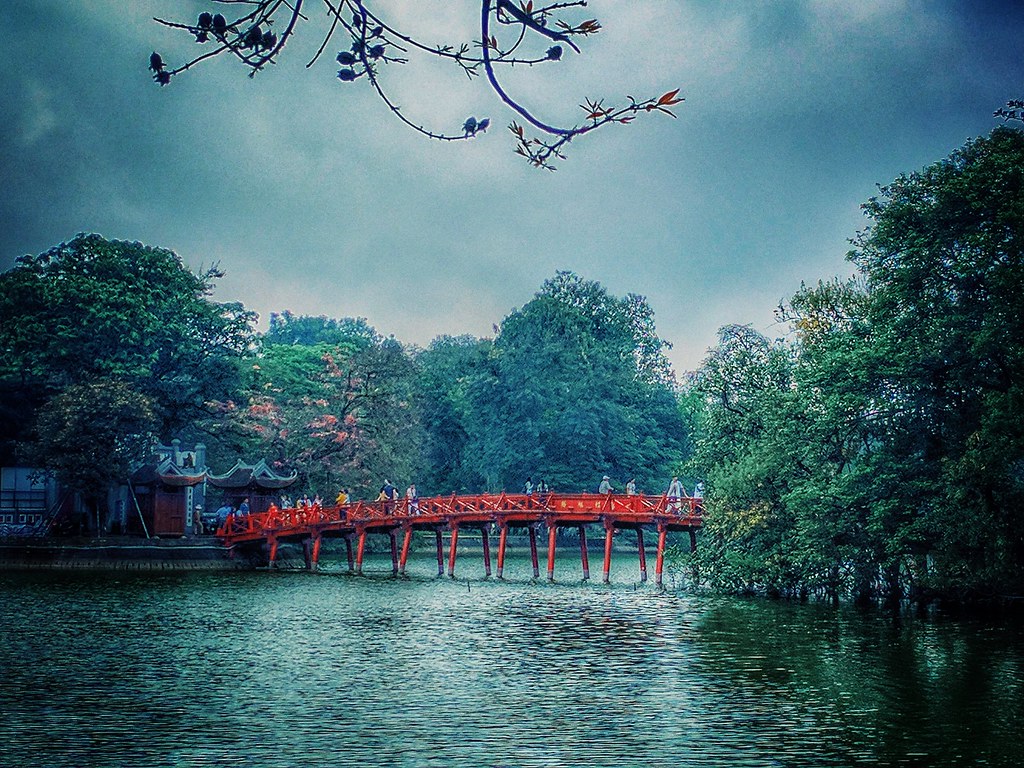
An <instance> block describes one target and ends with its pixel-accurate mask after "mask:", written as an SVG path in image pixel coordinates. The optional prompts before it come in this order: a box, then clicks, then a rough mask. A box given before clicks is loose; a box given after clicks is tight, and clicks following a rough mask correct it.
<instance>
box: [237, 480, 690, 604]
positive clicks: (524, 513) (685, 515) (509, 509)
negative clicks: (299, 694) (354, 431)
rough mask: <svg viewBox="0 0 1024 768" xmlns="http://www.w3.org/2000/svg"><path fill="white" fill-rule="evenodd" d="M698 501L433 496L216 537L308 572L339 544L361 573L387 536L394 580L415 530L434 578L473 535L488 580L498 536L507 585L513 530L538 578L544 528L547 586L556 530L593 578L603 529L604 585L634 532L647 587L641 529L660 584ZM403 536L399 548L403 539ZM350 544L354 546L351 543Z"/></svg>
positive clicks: (302, 516)
mask: <svg viewBox="0 0 1024 768" xmlns="http://www.w3.org/2000/svg"><path fill="white" fill-rule="evenodd" d="M702 511H703V510H702V509H701V506H700V500H699V499H692V498H682V499H669V498H668V497H666V496H616V495H602V494H593V493H580V494H566V493H551V494H544V495H532V496H527V495H524V494H504V493H502V494H484V495H480V496H435V497H431V498H423V499H419V500H417V501H415V502H410V501H409V500H408V499H404V498H402V499H399V500H397V501H374V502H366V501H359V502H354V503H352V504H346V505H344V506H340V507H338V506H334V507H322V508H321V507H319V506H313V507H307V508H300V509H278V508H277V507H271V508H270V509H269V510H268V511H266V512H260V513H255V514H250V515H244V516H243V515H233V516H229V517H228V519H227V521H226V522H225V523H224V524H223V525H222V526H221V528H220V530H218V531H217V535H218V536H219V537H220V538H221V539H223V540H224V543H225V544H226V545H228V546H233V547H239V548H248V547H265V549H266V552H267V555H268V557H269V562H270V565H271V566H273V565H274V563H275V561H276V559H277V550H278V545H279V544H280V543H281V542H299V543H301V544H302V548H303V556H304V559H305V563H306V567H307V568H308V569H310V570H315V569H316V567H317V563H318V561H319V559H320V546H321V542H322V541H323V539H325V538H342V539H344V540H345V546H346V550H347V553H348V565H349V570H350V571H355V572H357V573H361V572H362V568H363V553H364V551H365V548H366V536H367V535H368V534H371V533H373V534H386V535H388V536H389V537H390V539H391V565H392V570H393V572H394V573H396V574H400V573H401V574H404V573H405V565H406V560H407V559H408V556H409V546H410V543H411V542H412V534H413V532H414V531H433V532H434V535H435V541H436V544H437V575H438V576H441V575H443V574H444V542H443V532H444V531H445V530H447V531H448V533H449V544H448V575H449V576H452V577H454V576H455V559H456V555H457V552H458V541H459V531H460V530H475V531H479V532H480V535H481V543H482V544H483V559H484V573H485V575H486V576H490V575H491V547H490V536H491V533H492V531H496V532H497V534H498V560H497V571H498V573H497V576H498V578H499V579H500V578H502V572H503V571H504V567H505V548H506V543H507V540H508V532H509V530H525V531H526V532H527V533H528V535H529V538H530V556H531V558H532V560H533V576H534V578H537V577H539V576H540V569H539V564H538V559H537V531H538V529H540V528H541V526H545V527H546V528H547V535H548V552H547V555H548V579H550V580H553V579H554V577H555V540H556V535H557V532H558V529H559V528H576V529H577V530H578V532H579V546H580V560H581V563H582V566H583V578H584V579H589V578H590V565H589V563H588V559H587V531H586V527H585V526H587V525H601V526H603V528H604V581H605V583H607V582H608V573H609V570H610V568H611V558H612V537H613V536H614V534H615V532H616V531H617V530H632V531H636V542H637V554H638V555H639V559H640V580H641V581H646V580H647V559H646V553H645V551H644V530H645V529H649V530H652V531H653V532H656V533H657V535H658V544H657V555H656V560H655V566H654V575H655V581H656V582H657V583H658V584H661V582H662V571H663V566H664V561H665V538H666V534H667V533H668V532H669V531H688V532H689V534H690V548H691V550H693V549H695V548H696V545H697V537H696V536H697V534H696V532H697V529H698V528H700V527H701V513H702ZM399 532H401V534H402V543H401V546H400V547H399V544H398V534H399ZM353 540H355V541H354V544H353Z"/></svg>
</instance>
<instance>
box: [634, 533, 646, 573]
mask: <svg viewBox="0 0 1024 768" xmlns="http://www.w3.org/2000/svg"><path fill="white" fill-rule="evenodd" d="M636 551H637V552H638V553H639V554H640V581H647V553H646V552H644V529H643V528H641V527H639V526H637V529H636Z"/></svg>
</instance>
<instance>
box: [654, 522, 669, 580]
mask: <svg viewBox="0 0 1024 768" xmlns="http://www.w3.org/2000/svg"><path fill="white" fill-rule="evenodd" d="M667 533H668V529H667V528H666V527H665V524H664V523H662V524H660V525H659V526H658V554H657V557H655V559H654V583H655V584H657V585H658V586H659V587H660V586H661V573H662V571H663V570H664V567H665V536H666V534H667Z"/></svg>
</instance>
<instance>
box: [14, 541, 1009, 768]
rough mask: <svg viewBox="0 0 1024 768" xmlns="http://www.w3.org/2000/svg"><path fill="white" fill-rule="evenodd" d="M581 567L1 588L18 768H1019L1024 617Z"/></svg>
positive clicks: (372, 568)
mask: <svg viewBox="0 0 1024 768" xmlns="http://www.w3.org/2000/svg"><path fill="white" fill-rule="evenodd" d="M565 560H566V563H565V564H564V565H563V563H562V561H561V560H560V561H559V564H558V571H556V577H557V578H559V579H561V580H560V581H557V582H556V583H554V584H549V583H547V582H546V581H538V582H533V581H531V580H530V579H529V575H530V565H529V560H528V558H524V557H523V556H522V555H519V554H517V555H515V556H513V557H510V559H509V561H508V562H507V564H506V581H504V582H499V581H496V580H489V581H484V580H483V579H482V578H479V574H478V571H482V566H481V564H480V563H478V562H476V561H475V560H474V559H473V558H471V557H469V556H460V560H459V571H460V573H459V574H457V575H460V576H461V577H462V578H460V579H457V580H450V579H448V578H442V579H438V578H436V577H435V574H436V560H434V558H433V557H431V556H429V555H426V556H422V555H421V556H416V557H414V558H412V559H411V560H410V565H409V571H410V576H409V578H403V579H395V578H392V576H391V574H390V558H389V557H388V556H384V557H380V556H373V557H371V558H368V560H367V563H366V569H367V571H368V573H367V574H366V575H364V576H353V575H348V574H345V573H343V572H342V569H341V567H340V560H339V559H338V558H337V556H336V555H334V556H332V557H330V558H327V559H326V560H325V563H324V565H325V569H324V571H322V572H320V573H316V574H313V573H306V572H301V571H291V572H190V573H179V574H173V575H146V574H124V573H81V572H76V573H68V572H31V573H0V611H2V616H3V620H2V629H0V631H2V633H3V634H2V639H0V674H2V678H0V713H2V737H0V738H2V741H0V765H2V766H5V767H6V766H19V767H20V766H45V767H46V768H59V767H60V766H69V767H70V766H74V768H83V767H84V766H130V767H132V768H139V767H144V766H231V767H246V768H248V767H249V766H252V767H253V768H257V767H259V768H266V767H276V766H295V767H296V768H298V767H301V768H318V767H319V766H332V767H333V766H338V767H339V768H341V767H345V766H445V767H446V768H451V767H462V766H465V767H466V768H482V767H486V766H538V767H540V766H544V767H549V766H588V767H596V766H609V767H610V766H616V767H618V766H645V767H648V766H855V765H872V766H878V765H887V766H947V765H948V766H954V765H956V766H960V765H996V766H1000V765H1006V766H1010V765H1013V766H1017V765H1021V764H1022V762H1024V735H1022V730H1021V726H1022V724H1024V631H1022V628H1021V626H1020V625H1019V624H1016V623H1010V622H1005V621H1002V622H995V623H992V622H981V621H978V620H957V621H953V620H948V619H941V618H933V619H929V620H920V619H908V618H904V619H902V620H894V619H892V618H886V617H885V616H882V615H879V614H876V613H871V612H867V613H865V612H858V611H856V610H854V609H852V608H849V607H840V608H833V607H828V606H823V605H791V604H787V603H779V602H771V601H767V600H762V599H751V600H742V599H731V598H729V599H727V598H717V597H707V596H695V595H689V594H685V593H683V592H676V593H674V592H672V591H671V590H670V591H667V592H659V591H658V590H657V589H656V588H654V586H653V585H650V584H648V585H638V584H636V583H635V580H636V564H635V562H632V561H631V559H630V558H627V557H626V556H622V557H618V561H617V562H616V563H615V566H614V568H615V570H614V572H613V575H612V578H613V584H612V585H611V586H607V585H603V584H601V583H600V580H599V579H598V580H595V581H594V582H589V583H586V584H581V583H579V582H578V581H576V580H575V579H576V578H577V577H578V570H579V565H578V563H573V564H571V565H570V563H569V560H570V558H568V556H566V558H565ZM542 565H543V564H542ZM594 565H597V563H594ZM573 566H575V567H573ZM542 570H543V567H542ZM594 570H595V571H597V570H598V568H595V569H594ZM466 577H469V580H468V581H467V580H466Z"/></svg>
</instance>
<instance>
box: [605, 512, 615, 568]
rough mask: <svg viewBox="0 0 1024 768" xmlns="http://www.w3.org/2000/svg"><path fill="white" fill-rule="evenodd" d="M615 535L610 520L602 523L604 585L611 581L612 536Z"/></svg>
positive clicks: (613, 524)
mask: <svg viewBox="0 0 1024 768" xmlns="http://www.w3.org/2000/svg"><path fill="white" fill-rule="evenodd" d="M614 535H615V523H613V522H612V521H611V520H605V521H604V583H605V584H607V583H608V582H609V581H611V578H610V575H609V574H610V573H611V570H612V536H614Z"/></svg>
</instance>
